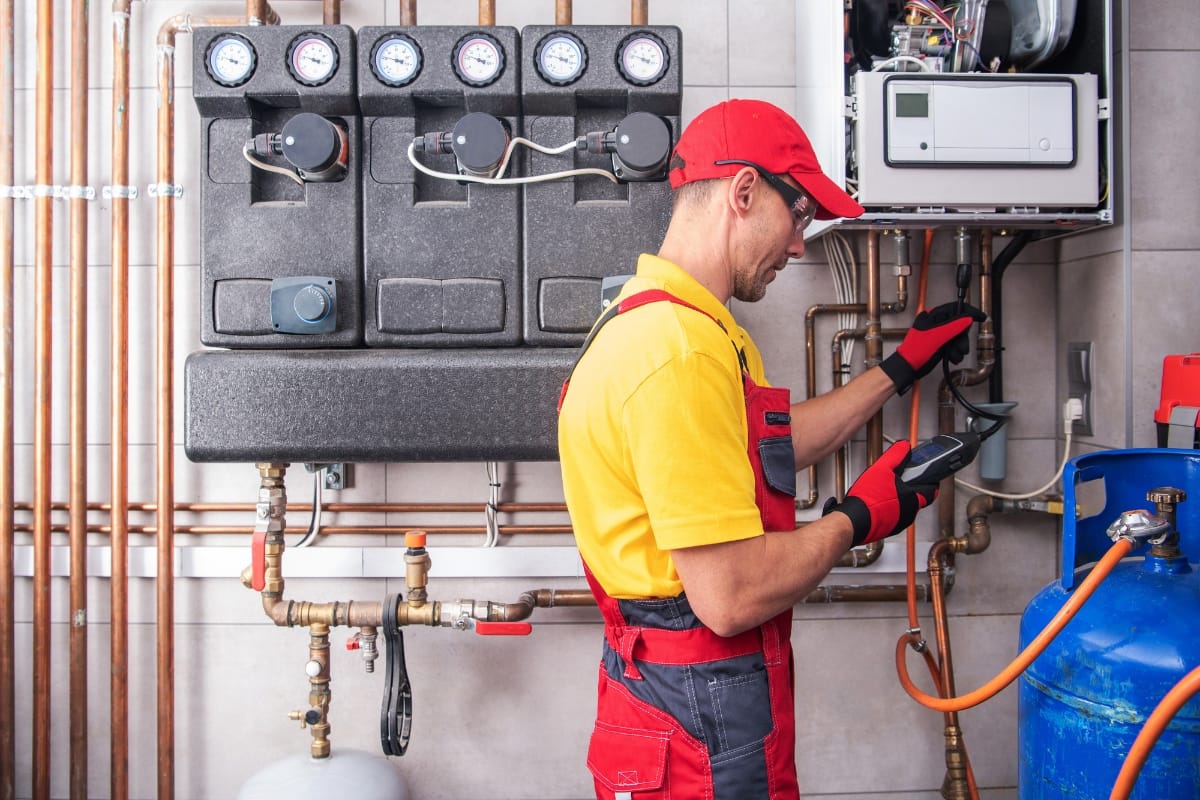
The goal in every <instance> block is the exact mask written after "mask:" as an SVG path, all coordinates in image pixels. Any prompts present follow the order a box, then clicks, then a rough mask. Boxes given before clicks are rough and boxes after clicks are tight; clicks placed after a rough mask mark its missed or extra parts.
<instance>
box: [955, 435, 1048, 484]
mask: <svg viewBox="0 0 1200 800" xmlns="http://www.w3.org/2000/svg"><path fill="white" fill-rule="evenodd" d="M1070 460H1071V432H1070V431H1067V438H1066V442H1064V443H1063V460H1062V463H1061V464H1059V465H1058V471H1057V472H1055V473H1054V477H1053V478H1051V479H1050V482H1049V483H1047V484H1046V485H1045V486H1042V487H1040V488H1038V489H1034V490H1033V491H1032V492H1025V493H1024V494H1005V493H1004V492H994V491H992V490H991V489H984V488H982V487H980V486H976V485H975V484H973V483H967V482H966V481H964V480H963V479H962V478H955V479H954V482H955V483H957V484H958V485H959V486H965V487H966V488H968V489H972V490H974V491H976V492H982V493H984V494H990V495H991V496H992V497H999V498H1001V499H1003V500H1026V499H1028V498H1030V497H1037V496H1038V495H1040V494H1045V493H1046V492H1048V491H1050V490H1051V489H1053V488H1054V484H1056V483H1058V480H1059V478H1061V477H1062V474H1063V470H1064V469H1066V468H1067V462H1068V461H1070Z"/></svg>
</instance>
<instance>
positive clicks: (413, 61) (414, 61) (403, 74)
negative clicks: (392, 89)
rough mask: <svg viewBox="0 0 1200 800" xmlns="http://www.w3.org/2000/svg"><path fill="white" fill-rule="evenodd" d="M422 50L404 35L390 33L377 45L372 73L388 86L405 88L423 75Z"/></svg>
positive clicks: (372, 55) (372, 61) (373, 55)
mask: <svg viewBox="0 0 1200 800" xmlns="http://www.w3.org/2000/svg"><path fill="white" fill-rule="evenodd" d="M421 65H422V59H421V48H420V47H419V46H418V45H417V43H416V42H414V41H413V40H412V39H410V38H409V37H408V36H405V35H404V34H403V33H389V34H387V35H386V36H384V37H382V38H381V39H380V40H379V41H378V42H376V43H375V49H374V51H373V52H372V54H371V71H372V72H374V73H375V77H376V78H378V79H379V80H380V81H382V82H383V83H386V84H387V85H388V86H404V85H405V84H409V83H412V82H413V81H414V80H416V77H417V75H419V74H420V73H421Z"/></svg>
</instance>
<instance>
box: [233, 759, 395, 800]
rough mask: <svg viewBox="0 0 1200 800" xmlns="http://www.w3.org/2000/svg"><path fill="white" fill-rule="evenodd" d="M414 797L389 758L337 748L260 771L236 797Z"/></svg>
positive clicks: (263, 799) (240, 799) (260, 799)
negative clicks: (314, 756)
mask: <svg viewBox="0 0 1200 800" xmlns="http://www.w3.org/2000/svg"><path fill="white" fill-rule="evenodd" d="M343 796H345V797H353V798H354V799H355V800H411V799H412V794H411V793H410V792H409V789H408V783H407V782H406V781H405V780H404V777H403V776H402V775H401V774H400V772H399V771H398V770H397V768H396V766H395V765H394V764H393V763H392V762H390V761H389V760H388V759H386V758H383V757H381V756H373V755H369V754H367V753H364V752H362V751H359V750H350V749H346V748H338V749H334V751H333V753H332V754H331V755H330V756H329V757H328V758H312V757H311V756H309V755H306V754H297V755H294V756H289V757H287V758H284V759H281V760H279V761H276V762H275V763H273V764H271V765H269V766H267V767H265V768H264V769H262V770H259V771H258V772H257V773H255V774H254V775H252V776H251V777H250V779H249V780H248V781H246V782H245V783H244V784H242V788H241V790H240V791H239V792H238V796H237V800H282V798H287V800H331V798H339V797H343Z"/></svg>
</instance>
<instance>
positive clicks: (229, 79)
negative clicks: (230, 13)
mask: <svg viewBox="0 0 1200 800" xmlns="http://www.w3.org/2000/svg"><path fill="white" fill-rule="evenodd" d="M204 63H205V65H206V66H207V67H208V74H209V75H210V76H211V77H212V79H213V80H214V81H216V82H217V83H219V84H221V85H222V86H241V85H242V84H243V83H245V82H246V81H248V80H250V76H251V75H253V74H254V67H255V66H256V65H257V64H258V56H257V55H256V54H255V52H254V45H252V44H250V41H249V40H248V39H246V38H244V37H242V36H238V35H237V34H236V33H227V34H224V35H223V36H218V37H217V38H215V39H213V40H212V42H211V43H210V44H209V45H208V54H207V56H206V57H205V59H204Z"/></svg>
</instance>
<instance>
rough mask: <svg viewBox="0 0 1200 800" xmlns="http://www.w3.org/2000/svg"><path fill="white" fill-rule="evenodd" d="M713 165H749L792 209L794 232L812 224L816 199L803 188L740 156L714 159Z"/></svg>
mask: <svg viewBox="0 0 1200 800" xmlns="http://www.w3.org/2000/svg"><path fill="white" fill-rule="evenodd" d="M713 164H714V165H716V166H722V165H725V164H741V165H742V166H744V167H751V168H753V169H754V171H755V172H757V173H758V174H759V175H761V176H762V178H763V180H765V181H766V182H767V183H768V184H770V185H771V187H772V188H773V189H774V190H775V191H777V192H779V194H780V195H781V196H782V197H783V201H784V202H785V203H787V205H788V208H790V209H791V210H792V220H793V222H794V224H795V226H796V233H797V234H801V233H804V229H805V228H807V227H808V226H809V225H811V224H812V221H813V218H814V217H816V216H817V208H818V206H817V201H816V200H814V199H813V197H812V195H810V194H809V193H808V192H806V191H804V190H803V189H793V188H792V187H791V186H789V185H788V184H787V182H786V181H784V180H783V179H782V178H780V177H779V176H777V175H772V174H771V173H770V172H767V171H766V170H765V169H763V168H762V167H760V166H759V165H758V164H755V163H754V162H753V161H743V160H742V159H740V158H727V159H724V160H722V161H714V162H713Z"/></svg>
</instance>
